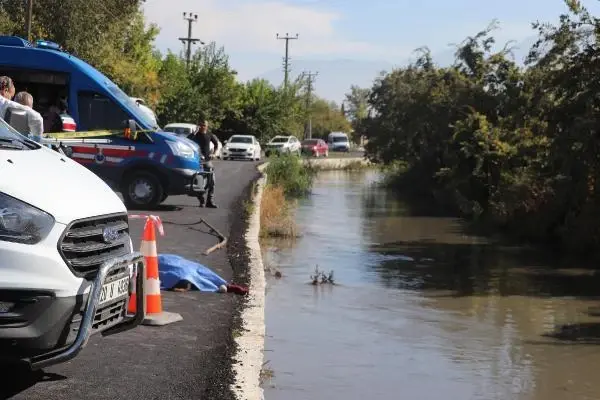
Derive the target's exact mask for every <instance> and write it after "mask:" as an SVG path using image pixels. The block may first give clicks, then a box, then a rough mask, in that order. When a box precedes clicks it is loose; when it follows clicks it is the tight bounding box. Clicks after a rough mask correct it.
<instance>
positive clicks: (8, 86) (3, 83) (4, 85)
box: [0, 76, 44, 141]
mask: <svg viewBox="0 0 600 400" xmlns="http://www.w3.org/2000/svg"><path fill="white" fill-rule="evenodd" d="M27 94H28V95H29V93H27ZM14 96H15V84H14V83H13V80H12V79H11V78H9V77H8V76H0V118H2V119H3V120H5V121H6V119H7V114H8V116H9V117H10V116H11V114H13V113H16V114H17V115H18V114H19V113H20V114H23V113H24V116H25V117H26V119H27V131H25V132H24V131H19V132H20V133H22V134H23V135H28V134H31V135H32V136H33V138H34V140H36V141H37V140H38V139H40V140H41V135H42V133H43V129H44V128H43V127H44V119H43V118H42V116H41V114H40V113H39V112H37V111H35V110H34V109H33V108H32V106H33V97H31V95H29V97H31V102H30V104H26V105H25V104H21V103H18V102H16V101H12V100H11V99H12V98H13V97H14ZM20 98H22V99H24V100H25V98H26V101H27V102H29V98H27V96H26V95H21V96H20ZM6 122H8V123H10V122H9V121H6Z"/></svg>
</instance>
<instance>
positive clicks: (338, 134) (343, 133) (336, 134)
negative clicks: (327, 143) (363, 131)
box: [329, 132, 348, 136]
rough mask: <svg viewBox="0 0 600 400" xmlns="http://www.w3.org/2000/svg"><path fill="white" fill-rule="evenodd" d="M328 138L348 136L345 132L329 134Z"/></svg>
mask: <svg viewBox="0 0 600 400" xmlns="http://www.w3.org/2000/svg"><path fill="white" fill-rule="evenodd" d="M329 136H348V134H347V133H345V132H331V133H330V134H329Z"/></svg>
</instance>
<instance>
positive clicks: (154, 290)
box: [127, 216, 183, 326]
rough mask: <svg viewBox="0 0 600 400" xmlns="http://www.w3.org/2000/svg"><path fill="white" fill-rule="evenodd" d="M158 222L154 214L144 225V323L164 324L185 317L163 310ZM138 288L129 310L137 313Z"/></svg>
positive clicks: (130, 301)
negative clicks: (157, 233) (157, 232)
mask: <svg viewBox="0 0 600 400" xmlns="http://www.w3.org/2000/svg"><path fill="white" fill-rule="evenodd" d="M156 223H157V218H156V217H153V216H148V217H146V224H145V225H144V235H143V236H142V245H141V249H140V253H142V255H143V256H144V258H145V259H146V279H145V282H144V283H145V284H144V292H145V294H146V318H145V319H144V322H143V324H144V325H155V326H162V325H167V324H170V323H173V322H177V321H181V320H182V319H183V317H182V316H181V315H180V314H176V313H170V312H166V311H163V309H162V299H161V294H160V279H159V275H158V252H157V251H156V229H155V228H156V226H155V225H156ZM135 292H136V289H135V288H134V290H133V293H132V295H131V297H130V299H129V305H128V307H127V311H129V312H130V313H135V311H136V307H137V304H136V297H135Z"/></svg>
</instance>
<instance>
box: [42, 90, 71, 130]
mask: <svg viewBox="0 0 600 400" xmlns="http://www.w3.org/2000/svg"><path fill="white" fill-rule="evenodd" d="M76 130H77V124H76V123H75V120H74V119H73V117H71V116H70V115H69V110H68V104H67V100H66V99H64V98H58V99H57V100H56V101H55V102H54V104H52V105H51V106H50V108H49V109H48V112H46V114H45V115H44V131H45V132H51V133H58V132H75V131H76Z"/></svg>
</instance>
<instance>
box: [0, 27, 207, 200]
mask: <svg viewBox="0 0 600 400" xmlns="http://www.w3.org/2000/svg"><path fill="white" fill-rule="evenodd" d="M0 75H6V76H9V77H11V78H12V79H13V81H14V82H15V86H16V90H17V92H18V91H22V90H25V91H27V92H29V93H31V94H32V95H33V98H34V108H35V109H36V110H37V111H38V112H40V113H41V114H42V115H45V113H46V112H47V111H48V109H50V107H51V106H52V105H53V104H54V103H55V102H56V99H58V98H66V99H67V103H68V107H69V115H70V116H71V117H73V119H74V120H75V122H76V123H77V131H78V132H82V133H81V136H85V135H84V134H83V132H90V131H94V132H97V131H106V135H105V136H98V137H93V138H85V139H81V138H74V139H56V141H59V142H60V145H61V146H62V148H64V149H65V151H64V153H65V154H67V155H68V156H69V157H71V158H73V159H74V160H76V161H78V162H79V163H81V164H83V165H85V166H86V167H87V168H89V169H90V170H92V171H93V172H94V173H96V175H98V176H99V177H100V178H102V179H103V180H104V181H105V182H106V183H108V184H109V185H110V186H111V187H112V188H113V189H114V190H116V191H119V192H121V194H122V195H123V198H124V201H125V204H126V205H128V206H129V207H137V208H147V207H150V208H152V207H156V206H157V205H158V204H160V203H161V202H163V201H164V200H165V199H166V198H167V196H170V195H182V194H187V195H190V196H198V195H199V194H201V193H202V192H203V191H204V182H205V179H206V175H207V172H205V171H203V169H202V160H201V156H200V152H199V148H198V146H197V145H196V144H195V143H194V142H192V141H190V140H188V139H185V138H179V137H177V136H175V135H173V134H172V133H169V132H162V131H161V129H160V127H159V126H157V125H156V124H155V122H154V121H153V120H152V119H150V118H149V117H148V115H147V114H146V113H144V111H143V110H142V109H141V108H139V107H138V105H137V104H136V103H135V102H134V101H133V100H132V99H131V98H130V97H129V96H128V95H127V94H126V93H124V92H123V91H122V90H121V89H120V88H119V87H118V86H117V85H116V84H114V83H113V82H111V80H110V79H108V78H107V77H106V76H104V75H103V74H102V73H100V72H99V71H98V70H96V69H95V68H93V67H92V66H90V65H89V64H87V63H86V62H84V61H82V60H80V59H78V58H77V57H75V56H73V55H71V54H68V53H67V52H65V51H63V50H62V49H61V48H60V46H59V45H57V44H56V43H53V42H49V41H43V40H38V41H37V42H35V43H31V42H29V41H27V40H25V39H23V38H20V37H17V36H0ZM82 190H85V189H84V188H82Z"/></svg>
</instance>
